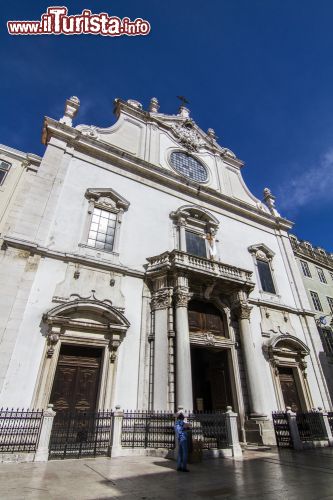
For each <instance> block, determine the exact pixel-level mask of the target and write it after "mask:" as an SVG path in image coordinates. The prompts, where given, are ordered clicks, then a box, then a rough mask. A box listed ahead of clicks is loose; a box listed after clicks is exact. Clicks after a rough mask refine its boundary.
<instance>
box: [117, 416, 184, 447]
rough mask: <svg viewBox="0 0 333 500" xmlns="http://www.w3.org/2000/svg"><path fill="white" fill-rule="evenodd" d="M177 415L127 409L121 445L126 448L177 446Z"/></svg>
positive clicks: (123, 422)
mask: <svg viewBox="0 0 333 500" xmlns="http://www.w3.org/2000/svg"><path fill="white" fill-rule="evenodd" d="M174 425H175V417H174V414H173V413H170V412H163V411H160V412H158V411H156V412H152V411H125V412H124V416H123V421H122V434H121V445H122V446H124V447H125V448H126V447H127V448H167V449H173V448H174V447H175V432H174Z"/></svg>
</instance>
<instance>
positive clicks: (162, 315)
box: [151, 286, 172, 410]
mask: <svg viewBox="0 0 333 500" xmlns="http://www.w3.org/2000/svg"><path fill="white" fill-rule="evenodd" d="M171 305H172V288H171V287H167V286H162V287H161V288H158V289H157V290H155V292H154V293H153V296H152V301H151V307H152V311H153V314H154V327H155V328H154V380H153V409H154V410H166V409H168V403H169V402H168V399H169V394H168V392H169V391H168V387H169V355H168V353H169V339H168V330H169V309H170V307H171Z"/></svg>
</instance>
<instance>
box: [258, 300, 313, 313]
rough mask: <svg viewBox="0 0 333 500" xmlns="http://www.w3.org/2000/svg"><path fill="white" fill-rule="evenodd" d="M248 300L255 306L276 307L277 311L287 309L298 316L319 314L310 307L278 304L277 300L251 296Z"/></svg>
mask: <svg viewBox="0 0 333 500" xmlns="http://www.w3.org/2000/svg"><path fill="white" fill-rule="evenodd" d="M248 302H249V304H252V305H254V306H258V307H265V308H267V309H276V310H277V311H285V312H289V313H291V314H297V315H298V316H311V317H314V316H316V314H318V313H317V312H313V311H310V310H309V309H298V308H296V307H290V306H287V305H286V304H277V303H276V302H269V301H266V300H261V299H253V298H249V299H248Z"/></svg>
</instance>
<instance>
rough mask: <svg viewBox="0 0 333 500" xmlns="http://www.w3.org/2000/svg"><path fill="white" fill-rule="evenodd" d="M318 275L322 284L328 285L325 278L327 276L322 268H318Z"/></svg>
mask: <svg viewBox="0 0 333 500" xmlns="http://www.w3.org/2000/svg"><path fill="white" fill-rule="evenodd" d="M317 273H318V276H319V279H320V281H321V282H322V283H327V281H326V278H325V274H324V271H323V270H322V268H321V267H317Z"/></svg>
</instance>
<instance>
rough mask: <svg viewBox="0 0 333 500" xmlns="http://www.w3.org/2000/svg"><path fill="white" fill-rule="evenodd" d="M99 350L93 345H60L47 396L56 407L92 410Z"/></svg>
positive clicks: (68, 409) (94, 401)
mask: <svg viewBox="0 0 333 500" xmlns="http://www.w3.org/2000/svg"><path fill="white" fill-rule="evenodd" d="M101 354H102V353H101V350H100V349H95V348H87V347H81V346H70V345H68V346H66V345H64V346H62V347H61V350H60V355H59V361H58V366H57V370H56V374H55V378H54V382H53V388H52V393H51V398H50V403H52V404H53V405H54V409H55V411H57V412H67V411H76V410H82V411H95V409H96V401H97V394H98V387H99V379H100V365H101Z"/></svg>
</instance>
